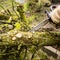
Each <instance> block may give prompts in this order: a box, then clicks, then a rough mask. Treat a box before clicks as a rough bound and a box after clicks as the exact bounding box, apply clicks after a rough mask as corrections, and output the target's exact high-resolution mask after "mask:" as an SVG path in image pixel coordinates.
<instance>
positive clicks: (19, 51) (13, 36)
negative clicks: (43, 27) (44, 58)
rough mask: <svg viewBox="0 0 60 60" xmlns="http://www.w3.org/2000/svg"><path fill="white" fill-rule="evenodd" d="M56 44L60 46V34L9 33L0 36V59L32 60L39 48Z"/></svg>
mask: <svg viewBox="0 0 60 60" xmlns="http://www.w3.org/2000/svg"><path fill="white" fill-rule="evenodd" d="M57 44H60V32H35V33H34V32H21V31H10V32H8V33H4V34H0V59H1V60H3V59H5V60H8V59H10V58H9V57H11V58H12V60H13V58H17V59H16V60H19V59H20V60H25V59H24V58H26V57H28V59H27V60H29V59H30V58H31V60H32V59H33V58H34V56H35V53H36V51H38V50H39V49H40V48H41V47H43V46H49V45H57ZM12 55H13V56H14V57H13V56H12ZM21 56H23V57H21ZM30 56H31V57H30ZM21 58H22V59H21Z"/></svg>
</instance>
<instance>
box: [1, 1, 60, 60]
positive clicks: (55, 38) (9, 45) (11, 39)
mask: <svg viewBox="0 0 60 60" xmlns="http://www.w3.org/2000/svg"><path fill="white" fill-rule="evenodd" d="M0 1H1V4H0V11H1V12H0V21H1V22H0V60H48V57H47V54H45V53H43V51H41V49H40V48H41V47H43V46H46V45H56V44H60V41H59V40H60V32H53V33H52V32H50V31H48V32H47V31H45V30H44V32H28V31H29V30H30V29H31V28H32V27H34V26H35V25H36V24H37V23H38V22H39V21H41V20H43V19H44V18H45V17H46V14H45V13H44V11H45V10H46V9H48V8H47V7H48V6H50V5H51V2H50V1H49V0H33V1H32V0H28V1H27V2H26V3H25V4H23V5H22V4H19V3H17V2H15V1H14V0H3V1H2V0H0ZM33 22H34V23H33Z"/></svg>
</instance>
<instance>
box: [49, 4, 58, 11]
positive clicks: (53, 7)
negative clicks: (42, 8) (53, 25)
mask: <svg viewBox="0 0 60 60" xmlns="http://www.w3.org/2000/svg"><path fill="white" fill-rule="evenodd" d="M57 6H58V5H52V6H51V7H50V10H51V11H53V10H54V9H55V8H56V7H57Z"/></svg>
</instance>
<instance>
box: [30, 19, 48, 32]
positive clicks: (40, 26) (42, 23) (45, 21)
mask: <svg viewBox="0 0 60 60" xmlns="http://www.w3.org/2000/svg"><path fill="white" fill-rule="evenodd" d="M48 22H49V18H47V19H45V20H43V21H41V22H40V23H39V24H38V25H37V26H35V27H33V28H32V29H31V30H30V32H33V31H37V30H39V29H40V28H42V27H43V26H44V25H46V24H47V23H48Z"/></svg>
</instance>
